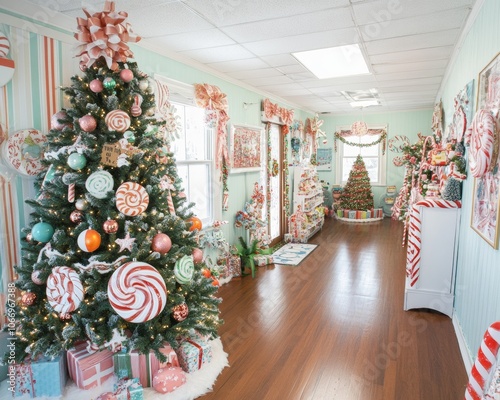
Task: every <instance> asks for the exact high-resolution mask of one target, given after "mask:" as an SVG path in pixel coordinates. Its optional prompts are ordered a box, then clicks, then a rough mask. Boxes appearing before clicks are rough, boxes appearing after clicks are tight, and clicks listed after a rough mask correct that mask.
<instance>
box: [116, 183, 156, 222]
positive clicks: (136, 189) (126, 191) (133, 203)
mask: <svg viewBox="0 0 500 400" xmlns="http://www.w3.org/2000/svg"><path fill="white" fill-rule="evenodd" d="M148 204H149V195H148V192H146V189H144V187H142V186H141V185H139V184H138V183H135V182H125V183H122V184H121V185H120V187H119V188H118V190H117V191H116V208H117V209H118V211H120V212H122V213H123V214H125V215H128V216H129V217H135V216H137V215H139V214H142V213H143V212H144V211H146V209H147V208H148Z"/></svg>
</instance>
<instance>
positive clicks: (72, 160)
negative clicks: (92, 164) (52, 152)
mask: <svg viewBox="0 0 500 400" xmlns="http://www.w3.org/2000/svg"><path fill="white" fill-rule="evenodd" d="M68 165H69V167H70V168H71V169H74V170H75V171H78V170H80V169H82V168H83V167H85V166H86V165H87V159H86V158H85V156H84V155H83V154H80V153H71V154H70V155H69V157H68Z"/></svg>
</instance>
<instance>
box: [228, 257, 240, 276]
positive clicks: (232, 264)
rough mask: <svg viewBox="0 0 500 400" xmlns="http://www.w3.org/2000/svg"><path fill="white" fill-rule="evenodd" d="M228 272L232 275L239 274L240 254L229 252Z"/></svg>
mask: <svg viewBox="0 0 500 400" xmlns="http://www.w3.org/2000/svg"><path fill="white" fill-rule="evenodd" d="M227 265H228V268H229V273H230V274H231V275H232V276H241V258H240V256H237V255H233V254H231V255H230V256H229V257H228V258H227Z"/></svg>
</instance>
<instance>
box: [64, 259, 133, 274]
mask: <svg viewBox="0 0 500 400" xmlns="http://www.w3.org/2000/svg"><path fill="white" fill-rule="evenodd" d="M127 259H128V257H127V256H121V257H118V258H117V259H116V260H115V261H113V262H110V263H108V262H104V261H101V260H100V257H99V256H92V257H90V258H89V261H88V264H87V265H83V264H80V263H74V264H73V267H74V268H78V269H79V270H80V271H81V272H90V271H93V270H96V271H97V272H99V273H100V274H107V273H108V272H111V271H114V270H115V269H116V268H118V267H119V266H120V265H121V264H122V262H123V261H125V260H127Z"/></svg>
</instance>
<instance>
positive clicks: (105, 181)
mask: <svg viewBox="0 0 500 400" xmlns="http://www.w3.org/2000/svg"><path fill="white" fill-rule="evenodd" d="M114 184H115V181H114V180H113V176H112V175H111V174H110V173H109V172H108V171H96V172H94V173H92V174H91V175H90V176H89V177H88V178H87V180H86V181H85V188H86V189H87V191H88V192H89V193H90V194H91V195H92V196H94V197H96V198H98V199H104V198H105V197H106V196H107V194H108V192H109V191H110V190H113V185H114Z"/></svg>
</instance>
